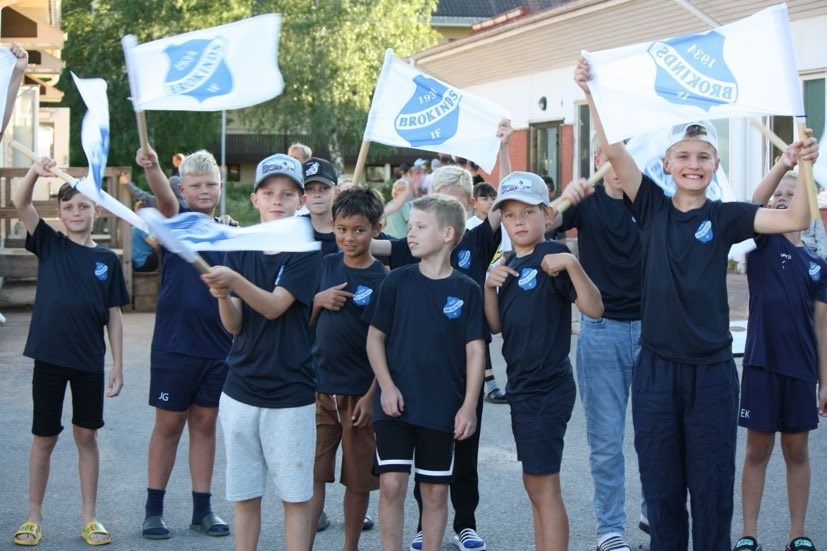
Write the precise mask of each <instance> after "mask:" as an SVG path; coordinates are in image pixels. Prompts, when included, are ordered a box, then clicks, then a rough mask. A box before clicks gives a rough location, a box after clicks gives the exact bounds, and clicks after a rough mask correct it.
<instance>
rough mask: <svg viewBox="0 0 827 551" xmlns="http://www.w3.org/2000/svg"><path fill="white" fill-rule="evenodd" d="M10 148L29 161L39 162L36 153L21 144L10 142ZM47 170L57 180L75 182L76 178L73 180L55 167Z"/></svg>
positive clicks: (72, 177)
mask: <svg viewBox="0 0 827 551" xmlns="http://www.w3.org/2000/svg"><path fill="white" fill-rule="evenodd" d="M11 146H12V149H16V150H17V151H18V152H19V153H21V154H23V155H25V156H26V157H28V158H29V159H31V160H32V161H34V162H37V161H39V160H40V157H39V156H38V155H37V153H35V152H34V151H32V150H31V149H29V148H28V147H26V146H25V145H23V144H21V143H20V142H15V141H12V142H11ZM49 170H50V171H51V172H52V174H54V175H55V176H57V177H58V178H60V179H62V180H65V181H67V182H69V183H70V184H71V183H73V182H74V181H76V180H77V178H75V177H74V176H72V175H71V174H69V173H68V172H65V171H63V170H61V169H59V168H58V167H56V166H54V167H52V168H50V169H49Z"/></svg>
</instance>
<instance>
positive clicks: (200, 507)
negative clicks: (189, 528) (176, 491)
mask: <svg viewBox="0 0 827 551" xmlns="http://www.w3.org/2000/svg"><path fill="white" fill-rule="evenodd" d="M210 497H212V494H211V493H209V492H207V493H201V492H193V493H192V523H193V524H201V519H202V518H204V517H205V516H207V515H209V514H210V513H212V505H210Z"/></svg>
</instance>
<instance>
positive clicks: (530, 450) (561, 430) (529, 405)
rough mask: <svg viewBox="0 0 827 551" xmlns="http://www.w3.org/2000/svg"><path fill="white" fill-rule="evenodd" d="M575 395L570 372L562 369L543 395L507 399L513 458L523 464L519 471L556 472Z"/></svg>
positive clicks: (534, 473) (535, 472)
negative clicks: (509, 411)
mask: <svg viewBox="0 0 827 551" xmlns="http://www.w3.org/2000/svg"><path fill="white" fill-rule="evenodd" d="M576 395H577V388H576V386H575V384H574V378H573V377H572V374H571V371H566V372H563V373H560V375H559V377H558V380H557V381H556V385H555V387H554V389H553V390H552V391H551V392H549V393H547V394H540V395H536V396H530V397H528V398H526V399H525V400H519V399H516V400H512V399H509V401H508V403H509V404H510V405H511V432H513V433H514V442H516V444H517V459H518V460H519V461H520V462H522V464H523V474H528V475H546V474H555V473H559V472H560V462H561V461H562V459H563V437H564V436H565V435H566V427H567V426H568V424H569V419H571V412H572V410H573V409H574V399H575V397H576ZM512 398H513V397H512Z"/></svg>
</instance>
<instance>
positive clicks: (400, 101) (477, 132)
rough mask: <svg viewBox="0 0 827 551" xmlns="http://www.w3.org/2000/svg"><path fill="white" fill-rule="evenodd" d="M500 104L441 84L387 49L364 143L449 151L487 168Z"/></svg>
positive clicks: (501, 114) (502, 114)
mask: <svg viewBox="0 0 827 551" xmlns="http://www.w3.org/2000/svg"><path fill="white" fill-rule="evenodd" d="M507 118H509V114H508V112H507V111H506V110H504V109H503V108H502V107H500V106H498V105H496V104H495V103H493V102H491V101H488V100H486V99H483V98H480V97H478V96H474V95H472V94H469V93H467V92H464V91H462V90H459V89H458V88H454V87H453V86H451V85H450V84H446V83H444V82H441V81H439V80H437V79H435V78H433V77H431V76H429V75H427V74H425V73H423V72H422V71H420V70H418V69H416V68H415V67H412V66H410V65H408V64H406V63H404V62H402V61H400V60H398V59H396V58H395V57H394V56H393V52H392V51H391V50H387V51H386V52H385V62H384V64H383V65H382V72H381V74H380V75H379V80H378V81H377V83H376V90H375V91H374V94H373V102H372V103H371V106H370V113H369V114H368V122H367V126H366V127H365V137H364V139H365V141H372V142H379V143H383V144H385V145H393V146H397V147H413V148H416V149H423V150H425V151H434V152H436V153H448V154H451V155H457V156H459V157H464V158H466V159H469V160H471V161H473V162H475V163H477V164H478V165H479V166H480V167H481V168H482V169H483V170H484V171H486V172H491V171H492V170H493V169H494V165H495V164H496V161H497V152H498V151H499V147H500V140H499V138H497V125H499V123H500V121H501V120H502V119H507Z"/></svg>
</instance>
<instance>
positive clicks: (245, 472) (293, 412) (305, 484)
mask: <svg viewBox="0 0 827 551" xmlns="http://www.w3.org/2000/svg"><path fill="white" fill-rule="evenodd" d="M314 409H315V406H314V405H313V404H308V405H306V406H301V407H297V408H281V409H277V408H260V407H255V406H250V405H247V404H243V403H241V402H239V401H237V400H234V399H232V398H230V397H229V396H227V395H226V394H224V393H222V394H221V401H220V403H219V406H218V418H219V419H220V421H221V429H222V430H223V431H224V449H225V452H226V455H227V499H228V500H229V501H244V500H247V499H253V498H256V497H261V496H263V495H264V489H265V487H266V486H267V477H268V475H269V477H270V479H271V480H272V481H273V485H274V486H275V488H276V494H277V495H278V497H279V498H280V499H282V500H283V501H287V502H291V503H301V502H303V501H307V500H309V499H310V498H311V497H313V454H314V451H315V449H316V424H315V422H314V420H313V412H314Z"/></svg>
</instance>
